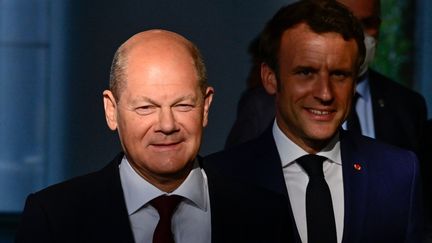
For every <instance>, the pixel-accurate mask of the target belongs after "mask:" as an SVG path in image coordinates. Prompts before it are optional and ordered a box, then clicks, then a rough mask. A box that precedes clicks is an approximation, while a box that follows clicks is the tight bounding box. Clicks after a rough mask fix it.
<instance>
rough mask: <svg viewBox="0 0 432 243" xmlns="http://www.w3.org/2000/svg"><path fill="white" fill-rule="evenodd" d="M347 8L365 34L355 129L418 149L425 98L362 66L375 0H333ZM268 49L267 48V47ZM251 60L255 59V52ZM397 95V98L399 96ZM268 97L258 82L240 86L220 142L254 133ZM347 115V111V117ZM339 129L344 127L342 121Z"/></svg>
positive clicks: (265, 115)
mask: <svg viewBox="0 0 432 243" xmlns="http://www.w3.org/2000/svg"><path fill="white" fill-rule="evenodd" d="M338 2H341V3H343V4H344V5H346V7H348V8H349V9H350V10H351V11H352V12H353V14H354V16H356V17H357V19H358V20H359V21H360V22H361V24H362V27H363V31H364V33H365V40H364V42H365V44H366V57H365V61H364V62H363V64H362V66H361V68H360V71H359V76H360V77H359V78H358V80H357V83H358V86H357V88H356V91H357V92H358V95H357V97H358V98H357V99H356V102H355V104H353V105H354V106H355V108H354V109H353V112H352V114H354V115H357V117H358V123H357V124H358V125H357V126H354V127H355V128H354V130H356V131H357V132H359V133H361V134H363V135H365V136H368V137H371V138H376V139H378V140H380V141H383V142H386V143H389V144H392V145H396V146H399V147H401V148H405V149H409V150H412V151H414V152H416V153H417V154H420V149H421V147H422V144H423V141H424V136H423V134H424V130H425V123H426V119H427V109H426V102H425V100H424V98H423V97H422V96H421V95H420V94H419V93H417V92H415V91H412V90H411V89H409V88H406V87H404V86H402V85H400V84H398V83H396V82H395V81H393V80H390V79H389V78H387V77H385V76H383V75H381V74H380V73H378V72H376V71H375V70H372V69H370V68H368V66H369V64H370V63H371V62H372V61H373V58H374V53H375V48H376V45H377V43H378V39H379V28H380V23H381V18H380V1H379V0H362V1H358V0H338ZM267 48H270V47H267ZM253 55H255V56H258V57H255V59H259V54H258V53H257V51H255V52H254V54H253ZM401 97H403V98H401ZM273 103H274V97H273V96H272V95H269V94H267V93H266V92H265V91H264V88H263V87H262V85H258V86H253V87H250V88H249V89H248V90H246V91H245V92H244V93H243V95H242V97H241V99H240V101H239V104H238V108H237V109H238V111H237V117H236V121H235V122H234V124H233V127H232V128H231V131H230V133H229V135H228V138H227V140H226V144H225V147H227V148H228V147H232V146H234V145H237V144H240V143H243V142H245V141H248V140H250V139H253V138H256V137H258V136H259V135H260V134H261V133H262V132H263V131H264V130H265V129H266V128H267V127H268V125H269V124H270V123H271V121H272V119H273V117H274V115H275V110H274V106H273ZM349 118H350V119H349V120H352V119H351V118H352V116H350V117H349ZM344 128H345V129H348V128H350V127H349V126H348V124H344Z"/></svg>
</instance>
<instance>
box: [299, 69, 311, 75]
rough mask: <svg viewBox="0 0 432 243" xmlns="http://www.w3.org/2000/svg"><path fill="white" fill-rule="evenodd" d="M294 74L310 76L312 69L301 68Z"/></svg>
mask: <svg viewBox="0 0 432 243" xmlns="http://www.w3.org/2000/svg"><path fill="white" fill-rule="evenodd" d="M296 74H297V75H301V76H310V75H312V74H313V71H312V70H311V69H301V70H298V71H297V72H296Z"/></svg>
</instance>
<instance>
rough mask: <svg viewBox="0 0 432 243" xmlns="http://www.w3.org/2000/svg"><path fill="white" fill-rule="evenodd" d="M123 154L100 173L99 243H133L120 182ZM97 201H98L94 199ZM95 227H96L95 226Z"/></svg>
mask: <svg viewBox="0 0 432 243" xmlns="http://www.w3.org/2000/svg"><path fill="white" fill-rule="evenodd" d="M122 158H123V153H121V154H119V155H117V156H116V158H115V159H114V160H113V161H112V162H111V163H110V164H108V165H107V166H106V167H105V168H104V169H102V170H101V171H100V180H99V181H100V182H101V183H102V184H101V197H100V198H101V199H100V200H101V201H100V202H98V203H99V205H100V210H99V211H100V212H101V213H102V215H101V219H102V220H101V225H103V227H104V230H103V231H104V232H105V234H104V236H103V237H104V238H105V240H100V241H101V242H125V243H126V242H127V243H132V242H134V238H133V233H132V229H131V227H130V223H129V215H128V213H127V209H126V203H125V199H124V196H123V189H122V186H121V182H120V174H119V167H118V166H119V164H120V162H121V160H122ZM96 200H99V199H96ZM95 227H96V226H95Z"/></svg>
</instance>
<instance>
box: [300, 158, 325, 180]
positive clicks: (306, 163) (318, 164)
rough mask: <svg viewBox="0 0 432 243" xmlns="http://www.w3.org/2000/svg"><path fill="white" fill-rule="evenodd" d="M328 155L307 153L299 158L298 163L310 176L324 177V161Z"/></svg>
mask: <svg viewBox="0 0 432 243" xmlns="http://www.w3.org/2000/svg"><path fill="white" fill-rule="evenodd" d="M326 159H327V158H326V157H323V156H319V155H316V154H307V155H303V156H302V157H300V158H298V159H297V163H298V164H299V165H300V166H301V167H302V168H303V169H304V170H305V171H306V173H307V174H308V176H309V178H312V177H324V172H323V166H322V165H323V162H324V161H325V160H326Z"/></svg>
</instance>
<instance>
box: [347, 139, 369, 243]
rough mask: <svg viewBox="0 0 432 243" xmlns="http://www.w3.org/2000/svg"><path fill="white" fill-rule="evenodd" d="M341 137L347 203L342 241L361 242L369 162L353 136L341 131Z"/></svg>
mask: <svg viewBox="0 0 432 243" xmlns="http://www.w3.org/2000/svg"><path fill="white" fill-rule="evenodd" d="M340 138H341V139H340V141H341V155H342V171H343V172H342V173H343V182H344V205H345V216H344V233H343V240H342V242H346V243H348V242H349V243H352V242H360V240H361V235H362V234H363V233H364V232H363V230H362V229H363V223H364V217H365V215H366V202H367V187H368V185H367V182H368V164H367V161H366V160H365V159H364V157H363V156H362V153H360V151H359V144H358V143H356V141H355V139H354V138H353V137H352V136H350V135H349V134H348V133H347V132H345V131H341V132H340Z"/></svg>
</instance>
